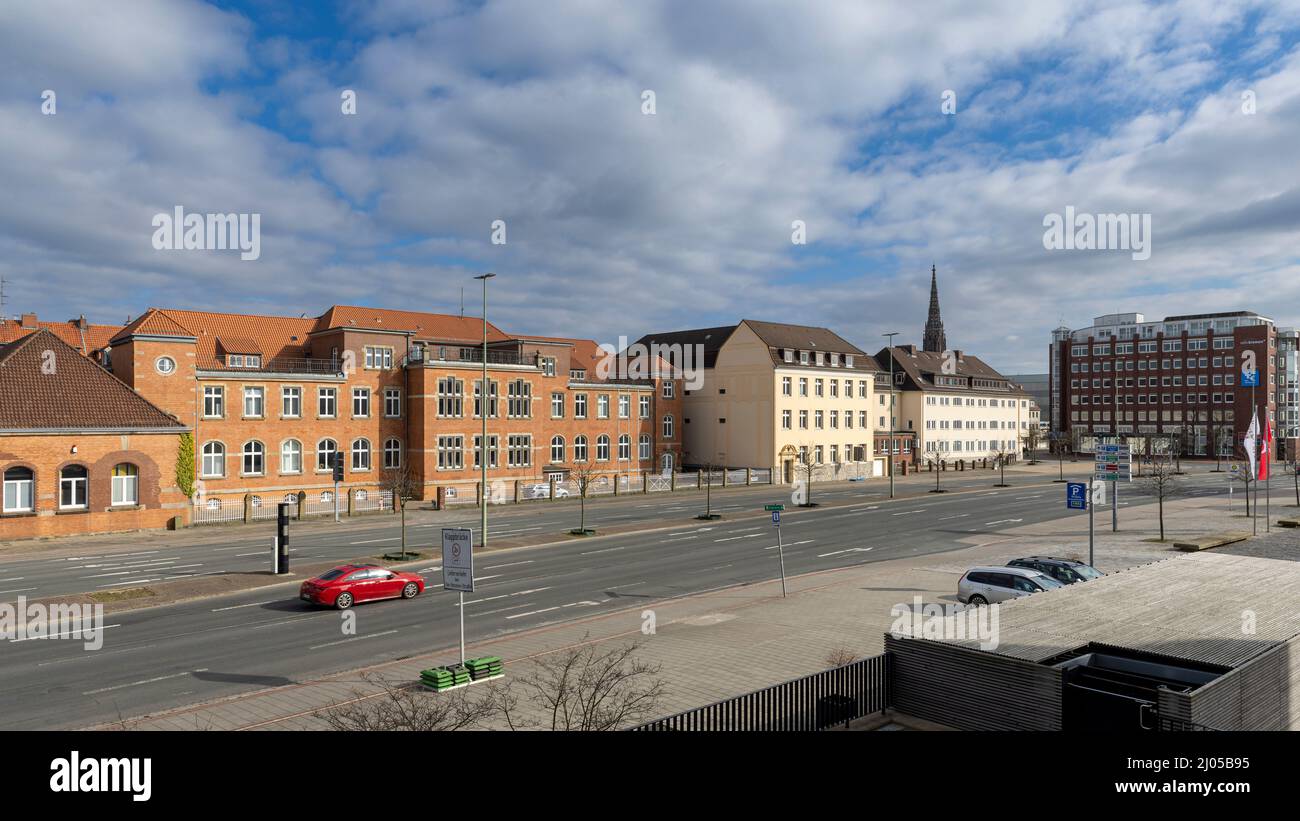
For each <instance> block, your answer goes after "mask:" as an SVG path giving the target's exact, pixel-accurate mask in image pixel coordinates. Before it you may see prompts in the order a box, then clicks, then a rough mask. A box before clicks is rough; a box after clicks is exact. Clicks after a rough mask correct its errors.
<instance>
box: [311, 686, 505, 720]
mask: <svg viewBox="0 0 1300 821" xmlns="http://www.w3.org/2000/svg"><path fill="white" fill-rule="evenodd" d="M362 677H363V678H364V679H365V680H366V681H367V682H369V683H371V684H375V685H378V686H379V688H380V689H381V693H380V694H379V695H378V696H375V695H373V694H370V695H367V694H366V693H363V692H361V691H354V692H353V700H352V701H351V702H349V703H348V704H345V705H343V706H341V707H336V708H334V709H332V710H326V711H323V712H319V713H317V714H316V715H318V716H320V718H322V719H324V721H325V723H326V724H328V725H329V726H330V727H332V728H333V729H335V730H346V731H352V732H356V731H362V732H387V731H390V730H413V731H416V732H430V731H435V730H462V729H467V728H472V727H477V726H479V725H480V724H481V723H482V722H484V721H486V720H487V719H488V718H489V717H491V716H492V714H493V712H494V711H495V710H496V703H495V701H494V700H493V699H492V698H490V697H484V698H480V699H478V700H475V699H472V698H470V697H469V694H468V693H466V692H464V691H460V692H454V693H439V694H436V695H435V694H432V693H428V692H425V691H424V690H422V689H421V688H420V687H419V686H418V685H414V684H405V683H403V684H394V683H392V682H390V681H387V680H386V679H384V678H383V677H382V676H375V675H372V674H368V673H363V674H362ZM487 695H488V694H486V693H485V694H484V696H487Z"/></svg>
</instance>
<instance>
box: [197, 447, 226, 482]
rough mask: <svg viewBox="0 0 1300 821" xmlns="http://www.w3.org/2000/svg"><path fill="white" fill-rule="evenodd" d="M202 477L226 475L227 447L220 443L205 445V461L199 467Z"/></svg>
mask: <svg viewBox="0 0 1300 821" xmlns="http://www.w3.org/2000/svg"><path fill="white" fill-rule="evenodd" d="M199 475H201V476H225V475H226V446H225V445H223V444H221V443H220V442H204V443H203V459H202V464H201V465H200V466H199Z"/></svg>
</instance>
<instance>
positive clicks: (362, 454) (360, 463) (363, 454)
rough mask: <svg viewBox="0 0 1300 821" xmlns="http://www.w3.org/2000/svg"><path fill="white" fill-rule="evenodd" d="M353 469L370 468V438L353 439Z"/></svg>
mask: <svg viewBox="0 0 1300 821" xmlns="http://www.w3.org/2000/svg"><path fill="white" fill-rule="evenodd" d="M352 469H353V470H370V440H369V439H353V440H352Z"/></svg>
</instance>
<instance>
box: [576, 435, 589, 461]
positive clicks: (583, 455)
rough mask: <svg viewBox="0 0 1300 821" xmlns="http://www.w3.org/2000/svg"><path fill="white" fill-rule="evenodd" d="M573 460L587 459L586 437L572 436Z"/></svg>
mask: <svg viewBox="0 0 1300 821" xmlns="http://www.w3.org/2000/svg"><path fill="white" fill-rule="evenodd" d="M573 461H575V462H585V461H587V437H585V436H575V437H574V438H573Z"/></svg>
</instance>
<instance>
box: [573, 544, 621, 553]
mask: <svg viewBox="0 0 1300 821" xmlns="http://www.w3.org/2000/svg"><path fill="white" fill-rule="evenodd" d="M626 549H627V545H624V546H623V547H607V548H605V549H604V550H588V551H587V552H586V553H579V554H578V555H579V556H595V555H596V554H597V553H612V552H614V551H615V550H626Z"/></svg>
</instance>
